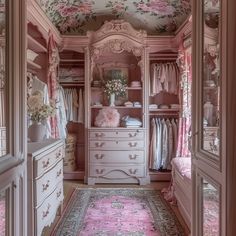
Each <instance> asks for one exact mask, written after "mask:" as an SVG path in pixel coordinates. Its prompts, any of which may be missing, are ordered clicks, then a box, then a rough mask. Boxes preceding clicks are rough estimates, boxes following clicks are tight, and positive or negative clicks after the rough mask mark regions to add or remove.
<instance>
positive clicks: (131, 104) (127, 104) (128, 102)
mask: <svg viewBox="0 0 236 236" xmlns="http://www.w3.org/2000/svg"><path fill="white" fill-rule="evenodd" d="M124 105H125V107H133V103H132V102H130V101H127V102H125V103H124Z"/></svg>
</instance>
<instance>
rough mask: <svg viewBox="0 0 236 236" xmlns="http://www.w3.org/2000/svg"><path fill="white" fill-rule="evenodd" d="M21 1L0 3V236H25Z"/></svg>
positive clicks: (23, 54)
mask: <svg viewBox="0 0 236 236" xmlns="http://www.w3.org/2000/svg"><path fill="white" fill-rule="evenodd" d="M25 2H26V1H25V0H0V235H7V236H8V235H17V236H18V235H19V236H26V235H27V227H26V226H27V225H26V224H27V219H26V217H27V214H26V212H27V206H26V204H27V191H26V187H27V181H26V180H27V178H26V156H27V155H26V143H27V138H26V130H25V124H26V122H25V120H26V112H25V101H26V99H25V84H26V81H25V80H26V79H25V68H26V64H25V52H26V49H25V35H26V34H25V25H26V20H25V17H26V14H25V12H26V7H25Z"/></svg>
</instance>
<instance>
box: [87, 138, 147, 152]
mask: <svg viewBox="0 0 236 236" xmlns="http://www.w3.org/2000/svg"><path fill="white" fill-rule="evenodd" d="M89 145H90V148H92V149H100V150H101V149H103V150H104V149H107V150H109V149H113V150H131V149H142V148H144V141H143V140H130V141H126V140H119V141H115V140H114V141H113V140H101V141H100V140H97V141H96V140H90V141H89Z"/></svg>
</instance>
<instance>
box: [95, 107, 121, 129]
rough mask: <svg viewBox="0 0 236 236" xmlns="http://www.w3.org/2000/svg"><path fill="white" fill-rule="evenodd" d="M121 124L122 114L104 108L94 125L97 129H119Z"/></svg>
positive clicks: (112, 109) (109, 108)
mask: <svg viewBox="0 0 236 236" xmlns="http://www.w3.org/2000/svg"><path fill="white" fill-rule="evenodd" d="M119 124H120V113H119V112H118V111H117V110H116V109H114V108H111V107H106V108H103V109H101V110H100V111H99V113H98V115H97V117H96V118H95V123H94V125H95V126H97V127H108V128H110V127H118V126H119Z"/></svg>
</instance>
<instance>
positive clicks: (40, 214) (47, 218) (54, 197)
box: [35, 182, 63, 235]
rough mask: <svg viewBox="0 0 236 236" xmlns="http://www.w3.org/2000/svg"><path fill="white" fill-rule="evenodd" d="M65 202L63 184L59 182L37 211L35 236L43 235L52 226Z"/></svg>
mask: <svg viewBox="0 0 236 236" xmlns="http://www.w3.org/2000/svg"><path fill="white" fill-rule="evenodd" d="M62 201H63V182H59V183H58V185H57V187H56V189H55V190H54V191H53V192H52V194H51V195H50V196H49V197H48V198H47V199H46V200H45V201H44V202H43V204H42V205H41V206H40V207H38V208H36V209H35V222H37V223H36V224H35V225H36V229H35V230H36V232H35V235H41V234H42V231H43V228H44V227H45V226H48V225H50V224H51V223H52V222H53V221H54V218H55V216H56V212H57V209H58V207H59V205H60V204H61V202H62Z"/></svg>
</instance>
